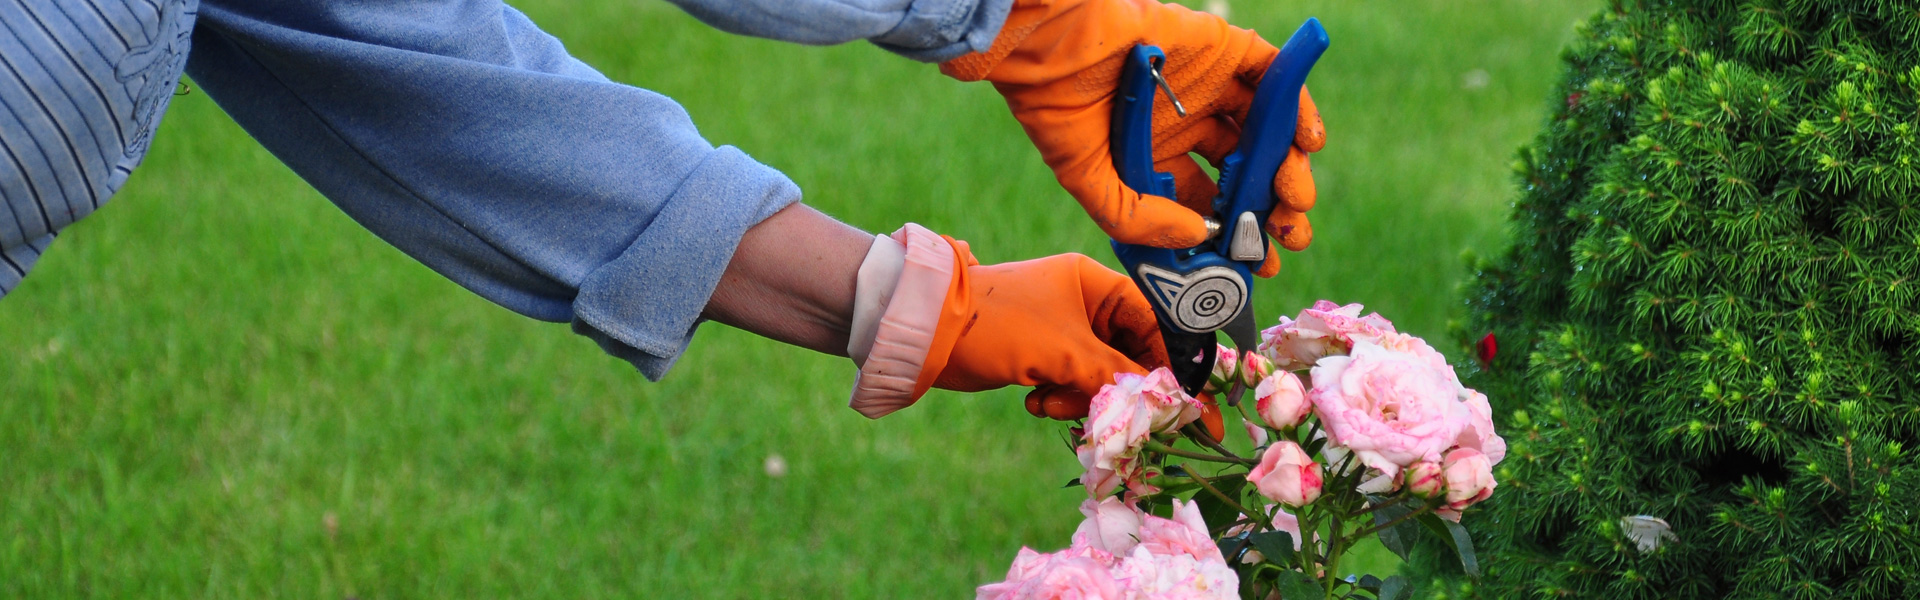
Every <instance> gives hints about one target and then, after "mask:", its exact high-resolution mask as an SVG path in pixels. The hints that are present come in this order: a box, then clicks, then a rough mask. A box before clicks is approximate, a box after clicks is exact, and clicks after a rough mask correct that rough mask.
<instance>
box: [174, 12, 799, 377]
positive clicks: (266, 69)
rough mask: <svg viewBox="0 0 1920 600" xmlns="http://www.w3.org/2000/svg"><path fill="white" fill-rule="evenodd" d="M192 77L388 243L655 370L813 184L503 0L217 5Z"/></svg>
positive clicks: (197, 37)
mask: <svg viewBox="0 0 1920 600" xmlns="http://www.w3.org/2000/svg"><path fill="white" fill-rule="evenodd" d="M187 72H188V74H189V75H191V76H193V78H194V81H195V82H197V83H198V84H199V86H200V87H201V88H203V89H205V90H206V92H207V94H208V95H209V96H210V97H212V98H213V99H214V101H215V102H217V103H218V104H219V105H220V106H221V108H223V109H225V110H226V111H227V112H228V113H229V114H230V115H232V116H233V118H234V119H235V120H236V121H238V122H239V123H240V125H241V126H242V127H243V128H245V129H246V130H247V132H248V133H250V134H251V135H253V137H254V138H256V139H258V140H259V141H260V143H261V144H263V145H265V146H266V147H267V149H268V150H270V151H271V152H273V154H274V155H275V156H276V157H278V158H279V159H280V160H281V161H283V162H285V163H286V164H287V165H288V166H289V167H291V168H292V169H293V171H294V172H295V173H298V174H299V175H300V176H301V177H302V178H304V179H305V180H306V181H307V182H308V183H309V184H311V185H313V186H314V187H315V188H317V189H318V190H320V191H321V192H322V193H323V194H325V195H326V196H327V197H328V198H329V199H331V200H332V201H333V202H334V203H335V204H337V205H339V206H340V208H341V209H342V210H344V211H345V212H346V213H347V214H348V215H349V216H351V217H352V218H353V219H354V220H356V221H358V222H359V223H360V224H361V225H363V226H365V227H366V228H367V229H369V230H372V231H373V232H374V233H375V234H376V235H378V236H380V237H381V238H382V239H384V240H386V241H387V242H388V243H391V244H393V245H394V246H396V247H398V248H399V249H401V250H402V251H404V252H406V253H407V254H408V255H410V256H412V257H414V258H415V259H417V260H419V261H420V262H422V263H425V264H426V265H427V266H428V267H430V268H432V269H434V270H435V271H437V272H439V273H440V274H442V275H445V276H446V277H448V278H449V279H452V280H453V281H455V282H457V283H459V284H460V285H462V286H464V287H466V288H467V289H470V290H472V291H474V292H475V293H477V294H479V295H481V296H483V297H485V298H487V299H488V300H492V301H493V302H496V303H498V304H500V305H502V306H505V307H507V308H509V309H512V310H514V311H516V312H519V313H521V314H524V315H527V316H529V317H533V318H536V319H542V320H548V321H557V322H571V323H572V324H573V328H574V330H575V331H577V332H579V333H581V334H583V335H586V336H588V337H590V338H592V339H594V340H595V341H596V342H598V343H599V344H600V345H601V347H602V348H604V349H605V350H606V351H608V352H609V353H611V354H613V355H615V356H619V357H621V358H624V359H626V360H628V361H630V362H632V363H633V364H634V365H635V366H636V367H638V368H639V369H640V370H641V372H642V373H644V374H645V375H646V376H647V377H648V378H650V379H658V378H660V377H661V376H662V375H664V374H665V373H666V371H667V369H668V368H669V367H671V366H672V364H673V361H674V360H675V359H676V358H677V357H678V356H679V355H680V353H681V352H682V351H683V350H684V349H685V347H686V345H687V342H688V341H689V340H690V338H691V337H692V335H693V331H694V329H695V327H697V326H698V324H699V322H700V314H701V311H702V310H703V309H704V308H705V306H706V303H707V300H708V298H709V297H710V296H711V295H712V293H713V289H714V286H715V285H716V284H717V283H718V281H719V278H720V274H721V272H722V271H723V270H724V269H725V268H726V264H727V262H728V260H729V259H730V258H731V257H732V255H733V251H734V248H735V247H736V246H737V244H738V243H739V240H740V237H741V236H742V235H743V234H744V233H745V231H746V230H747V228H749V227H751V226H753V225H754V224H756V223H758V222H760V220H762V219H764V218H766V217H767V216H769V215H771V214H773V213H774V212H776V211H778V210H779V209H781V208H783V207H785V206H786V205H787V204H789V203H792V202H794V201H796V200H798V199H799V197H800V190H799V188H797V187H796V186H795V185H794V184H793V182H791V181H790V180H788V179H787V178H786V177H785V176H784V175H782V174H781V173H780V172H778V171H775V170H774V169H772V168H770V167H767V166H765V165H762V164H760V163H758V162H755V161H754V160H753V159H752V158H749V157H748V156H747V155H746V154H744V153H742V152H740V151H739V150H737V149H734V148H732V147H725V146H723V147H718V148H716V147H714V146H713V145H712V144H710V143H708V142H707V141H706V140H705V139H704V138H702V137H701V136H700V134H699V132H698V131H697V130H696V129H695V128H694V126H693V122H692V121H691V120H690V119H689V118H688V116H687V113H686V111H684V110H683V109H682V108H681V107H680V106H679V105H678V104H676V103H674V102H673V101H672V100H670V99H668V98H666V97H665V96H661V95H659V94H655V93H653V92H649V91H646V90H642V89H638V88H634V87H631V86H626V85H621V84H618V83H614V82H611V81H609V80H607V78H606V77H604V76H602V75H601V74H600V73H598V72H596V71H594V70H593V69H592V68H591V67H588V66H587V65H585V64H584V63H581V62H580V61H578V60H575V59H574V58H572V57H571V56H569V55H568V54H567V52H566V50H565V49H564V48H563V47H562V46H561V44H560V42H559V41H558V40H555V39H554V38H553V37H551V36H548V35H547V34H545V33H543V32H541V31H540V30H539V29H538V28H536V27H535V26H534V25H533V23H532V22H530V21H529V20H528V19H527V18H526V17H525V16H524V15H522V14H521V13H519V12H518V11H515V10H514V9H512V8H509V7H507V6H506V5H504V4H502V3H500V2H499V1H498V0H466V1H463V0H418V1H411V2H402V1H396V0H365V1H331V2H312V1H305V0H203V2H202V3H201V7H200V14H199V23H198V26H197V27H196V28H195V30H194V33H193V51H192V53H191V54H190V55H189V58H188V61H187Z"/></svg>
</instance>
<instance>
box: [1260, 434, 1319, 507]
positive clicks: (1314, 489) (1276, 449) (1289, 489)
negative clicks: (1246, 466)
mask: <svg viewBox="0 0 1920 600" xmlns="http://www.w3.org/2000/svg"><path fill="white" fill-rule="evenodd" d="M1247 482H1248V483H1252V484H1253V487H1254V488H1255V489H1258V490H1260V495H1262V496H1266V497H1267V498H1269V499H1272V500H1273V501H1275V502H1279V503H1281V504H1285V505H1287V506H1306V505H1308V504H1312V503H1313V501H1314V500H1318V499H1319V498H1320V485H1321V479H1320V464H1319V463H1316V462H1313V458H1312V457H1309V456H1307V453H1306V452H1305V451H1303V450H1301V449H1300V445H1299V444H1296V443H1293V442H1292V441H1291V440H1282V441H1280V442H1276V443H1274V445H1272V446H1269V447H1267V451H1266V452H1265V453H1263V454H1261V455H1260V464H1258V465H1255V466H1254V467H1253V470H1252V471H1250V472H1248V473H1247Z"/></svg>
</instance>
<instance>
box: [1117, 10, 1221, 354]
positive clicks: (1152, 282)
mask: <svg viewBox="0 0 1920 600" xmlns="http://www.w3.org/2000/svg"><path fill="white" fill-rule="evenodd" d="M1166 59H1167V55H1166V54H1165V53H1163V52H1161V51H1160V49H1159V48H1157V47H1154V46H1149V45H1146V44H1141V45H1138V46H1134V47H1133V50H1131V51H1130V52H1128V54H1127V62H1126V64H1125V65H1124V66H1123V67H1122V68H1121V69H1120V89H1119V90H1118V93H1117V94H1115V97H1114V103H1113V125H1112V127H1113V131H1112V132H1111V137H1110V138H1109V139H1110V140H1111V142H1112V144H1113V148H1112V151H1113V166H1114V169H1115V170H1116V171H1118V172H1119V174H1120V181H1121V182H1122V183H1125V184H1126V185H1127V187H1129V188H1133V191H1135V192H1138V193H1141V194H1150V195H1154V196H1160V197H1162V198H1174V197H1175V192H1174V181H1173V175H1172V174H1170V173H1162V172H1158V171H1155V170H1153V103H1154V91H1155V89H1156V88H1155V85H1156V82H1155V81H1154V80H1153V76H1152V72H1153V70H1154V69H1156V68H1159V67H1160V65H1161V64H1162V63H1164V62H1165V61H1166ZM1211 249H1212V246H1211V245H1209V244H1207V243H1204V242H1203V243H1201V244H1200V246H1198V247H1194V248H1181V249H1169V248H1155V247H1152V246H1141V245H1134V244H1122V243H1120V242H1117V241H1116V242H1113V253H1114V255H1115V256H1118V257H1119V258H1120V264H1121V265H1123V266H1125V267H1126V269H1127V274H1128V275H1130V276H1132V277H1133V279H1134V283H1136V284H1137V285H1139V286H1140V289H1141V291H1142V292H1144V293H1145V294H1147V296H1148V299H1149V300H1151V301H1152V302H1151V303H1152V304H1153V310H1154V314H1155V316H1156V317H1158V318H1159V319H1160V323H1161V325H1162V328H1163V329H1165V328H1167V327H1171V328H1173V331H1169V333H1173V332H1174V331H1184V332H1187V333H1190V334H1196V335H1197V334H1202V333H1204V334H1206V335H1207V336H1208V339H1209V340H1210V339H1211V337H1212V332H1213V331H1214V330H1217V329H1219V328H1220V327H1221V326H1222V325H1224V324H1225V322H1226V320H1227V319H1228V318H1230V317H1232V316H1233V315H1234V314H1236V313H1235V311H1237V310H1238V309H1239V308H1240V307H1241V306H1242V305H1243V304H1244V303H1245V302H1246V300H1247V298H1246V296H1247V294H1246V289H1247V285H1246V282H1249V281H1251V280H1252V279H1253V277H1252V272H1251V271H1248V270H1247V267H1246V266H1244V265H1240V264H1237V263H1234V262H1233V261H1229V260H1227V259H1226V257H1224V256H1221V255H1220V254H1218V253H1215V252H1211V251H1210V250H1211ZM1209 267H1221V268H1222V269H1224V270H1227V271H1231V272H1232V273H1233V274H1234V275H1235V276H1237V277H1238V278H1239V279H1240V280H1241V281H1242V283H1241V285H1239V286H1238V291H1237V293H1228V294H1225V295H1223V296H1221V297H1218V298H1214V299H1213V300H1212V301H1209V302H1206V303H1198V297H1197V296H1196V297H1195V299H1191V300H1189V302H1188V303H1187V305H1193V306H1187V305H1182V304H1181V303H1180V302H1179V301H1178V299H1179V297H1180V295H1181V292H1182V291H1184V290H1186V289H1187V287H1188V286H1189V285H1190V284H1192V283H1195V281H1194V280H1190V279H1189V278H1188V277H1187V276H1188V275H1190V274H1194V273H1196V272H1199V271H1201V270H1202V269H1207V268H1209ZM1220 272H1221V270H1219V269H1216V270H1213V271H1209V273H1216V274H1217V273H1220ZM1218 300H1225V302H1224V303H1223V302H1218ZM1183 306H1184V307H1185V310H1182V309H1181V307H1183ZM1168 344H1169V346H1170V347H1171V346H1175V345H1178V344H1175V343H1174V342H1173V341H1172V340H1169V341H1168ZM1207 348H1212V346H1211V345H1208V346H1207ZM1206 366H1207V367H1208V368H1211V367H1212V365H1211V363H1210V361H1209V362H1208V364H1207V365H1206Z"/></svg>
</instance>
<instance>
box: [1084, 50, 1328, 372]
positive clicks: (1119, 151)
mask: <svg viewBox="0 0 1920 600" xmlns="http://www.w3.org/2000/svg"><path fill="white" fill-rule="evenodd" d="M1326 50H1327V30H1326V29H1325V28H1322V27H1321V26H1320V21H1319V19H1307V22H1306V24H1304V25H1301V26H1300V29H1299V30H1297V31H1295V32H1294V33H1293V37H1291V38H1289V39H1287V43H1286V45H1284V46H1281V47H1280V55H1279V56H1278V57H1276V58H1274V59H1273V63H1272V64H1270V65H1268V66H1267V72H1266V74H1265V75H1264V76H1262V77H1261V79H1260V87H1259V88H1257V89H1255V90H1254V95H1253V105H1252V107H1251V108H1250V109H1249V110H1248V111H1247V119H1246V123H1244V124H1243V126H1242V128H1241V132H1240V144H1239V146H1238V147H1236V148H1235V149H1234V151H1233V153H1232V154H1229V155H1227V157H1226V159H1224V160H1222V161H1221V163H1220V181H1219V189H1220V195H1218V196H1215V197H1214V199H1213V213H1214V215H1215V216H1214V218H1211V219H1208V221H1207V229H1208V232H1209V233H1210V234H1211V236H1210V237H1209V238H1208V239H1207V241H1204V242H1201V243H1200V245H1198V246H1194V247H1192V248H1155V247H1152V246H1141V245H1134V244H1122V243H1120V242H1117V241H1116V242H1113V253H1114V254H1115V255H1117V256H1119V257H1120V263H1121V264H1122V265H1124V266H1125V267H1126V270H1127V274H1128V275H1129V276H1131V277H1132V278H1133V282H1134V284H1135V285H1138V286H1140V291H1141V293H1143V294H1145V295H1146V296H1147V299H1148V301H1149V302H1150V303H1151V304H1153V311H1154V316H1156V317H1158V318H1159V321H1160V333H1161V334H1162V338H1163V339H1164V340H1165V342H1166V345H1167V356H1168V358H1169V359H1170V360H1172V362H1173V364H1172V370H1173V374H1174V378H1175V379H1177V380H1179V382H1180V387H1181V388H1182V389H1184V390H1185V391H1186V392H1187V393H1188V394H1192V395H1195V396H1198V395H1199V394H1200V392H1201V388H1202V387H1203V386H1205V385H1206V382H1207V375H1208V374H1209V373H1211V372H1212V371H1213V363H1214V359H1215V358H1216V356H1215V353H1216V350H1217V349H1218V345H1217V342H1216V336H1215V335H1214V332H1217V331H1223V330H1224V331H1225V332H1226V334H1227V337H1228V338H1229V339H1231V340H1233V344H1234V346H1236V347H1238V348H1239V349H1240V351H1241V352H1247V351H1251V350H1253V349H1254V347H1255V345H1256V344H1257V343H1258V342H1259V340H1258V339H1257V332H1258V328H1257V327H1256V326H1255V325H1254V323H1255V319H1254V315H1253V271H1254V269H1257V268H1259V267H1260V264H1261V263H1262V262H1263V261H1265V260H1266V253H1267V249H1268V245H1267V237H1266V232H1265V231H1264V230H1263V229H1262V224H1264V223H1266V221H1267V216H1268V215H1270V214H1272V213H1273V207H1274V205H1275V203H1276V202H1277V201H1278V199H1277V198H1275V196H1274V193H1273V178H1274V174H1275V173H1278V172H1279V170H1280V165H1281V163H1284V162H1286V160H1287V150H1288V148H1289V147H1291V146H1292V145H1293V137H1294V129H1295V126H1296V124H1297V123H1298V122H1299V120H1300V88H1301V86H1303V85H1305V84H1306V81H1307V73H1308V72H1309V71H1311V70H1313V65H1314V63H1315V62H1317V61H1319V60H1320V55H1321V54H1323V53H1325V52H1326ZM1166 60H1167V55H1166V53H1165V52H1163V51H1161V50H1160V48H1159V47H1156V46H1152V45H1147V44H1141V45H1137V46H1134V47H1133V49H1132V50H1131V51H1130V52H1129V53H1128V54H1127V62H1126V65H1125V66H1124V67H1123V68H1122V69H1121V71H1120V89H1119V93H1118V94H1116V97H1115V99H1114V105H1113V132H1112V134H1113V137H1112V140H1113V144H1112V146H1113V165H1114V168H1115V169H1116V170H1118V171H1119V172H1120V180H1121V181H1122V182H1123V183H1125V184H1126V185H1127V187H1130V188H1133V190H1134V191H1135V192H1139V193H1141V194H1151V195H1155V196H1160V197H1162V198H1173V197H1175V192H1174V189H1175V188H1174V181H1173V174H1171V173H1162V172H1158V171H1155V170H1154V169H1153V97H1154V88H1155V87H1156V86H1158V87H1160V88H1162V89H1165V90H1166V92H1167V96H1168V100H1169V101H1170V102H1172V103H1173V105H1174V107H1175V109H1176V110H1177V111H1179V113H1180V114H1181V116H1182V117H1184V116H1185V113H1186V111H1185V109H1184V108H1182V107H1181V106H1180V104H1179V99H1178V98H1176V97H1174V95H1173V88H1172V87H1171V86H1168V85H1167V82H1166V78H1164V77H1163V76H1161V71H1160V70H1161V67H1162V66H1164V65H1165V64H1166ZM1244 391H1245V386H1244V385H1242V384H1238V383H1236V384H1235V385H1234V388H1233V389H1232V390H1231V391H1229V392H1228V393H1227V402H1228V403H1229V404H1238V402H1239V398H1240V396H1241V394H1242V393H1243V392H1244Z"/></svg>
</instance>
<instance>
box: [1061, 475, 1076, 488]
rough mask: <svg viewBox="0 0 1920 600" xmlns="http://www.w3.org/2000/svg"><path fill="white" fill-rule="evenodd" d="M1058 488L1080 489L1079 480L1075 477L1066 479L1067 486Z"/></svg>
mask: <svg viewBox="0 0 1920 600" xmlns="http://www.w3.org/2000/svg"><path fill="white" fill-rule="evenodd" d="M1060 487H1063V488H1070V487H1080V478H1079V477H1075V478H1073V479H1068V480H1067V484H1066V485H1063V486H1060Z"/></svg>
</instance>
